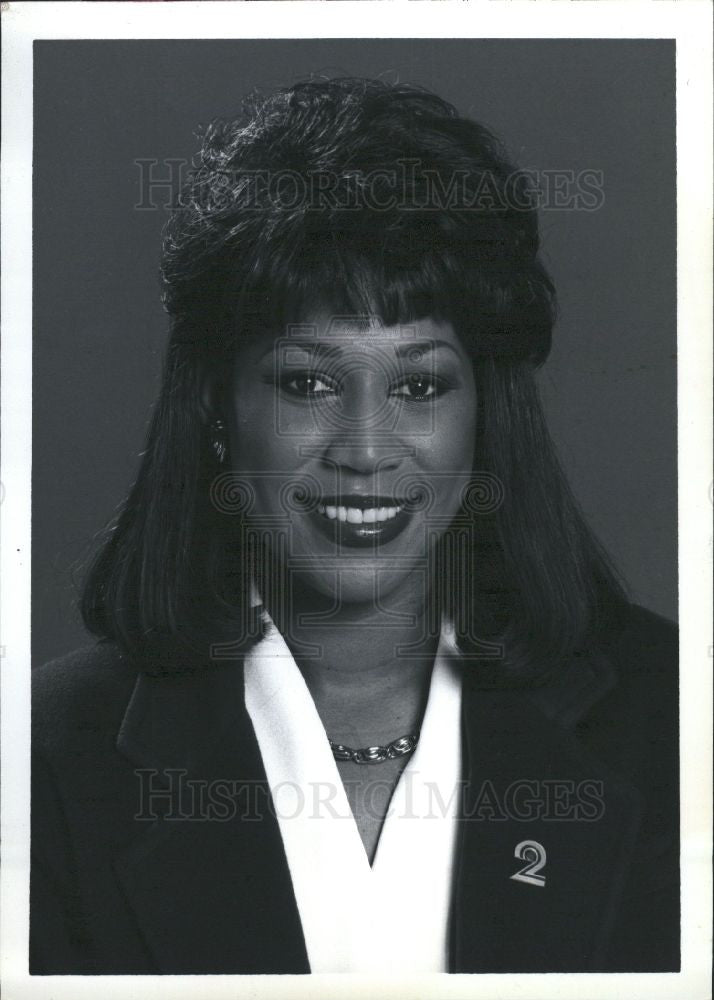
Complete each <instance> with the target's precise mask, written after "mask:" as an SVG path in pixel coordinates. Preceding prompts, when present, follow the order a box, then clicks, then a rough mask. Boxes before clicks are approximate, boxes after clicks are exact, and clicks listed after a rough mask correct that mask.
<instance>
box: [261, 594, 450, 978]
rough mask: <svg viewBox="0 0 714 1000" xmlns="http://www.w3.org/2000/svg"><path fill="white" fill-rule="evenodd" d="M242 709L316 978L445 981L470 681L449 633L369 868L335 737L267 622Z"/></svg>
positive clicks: (445, 627) (444, 634)
mask: <svg viewBox="0 0 714 1000" xmlns="http://www.w3.org/2000/svg"><path fill="white" fill-rule="evenodd" d="M263 618H264V621H265V623H266V625H267V634H266V636H265V638H264V639H262V640H261V641H260V642H259V643H258V644H257V645H256V646H255V647H254V649H253V650H252V651H251V652H250V654H249V655H248V656H247V657H246V663H245V700H246V707H247V710H248V713H249V715H250V717H251V720H252V722H253V726H254V729H255V733H256V737H257V740H258V745H259V747H260V751H261V754H262V757H263V763H264V766H265V771H266V775H267V778H268V783H269V785H270V788H271V791H272V796H273V805H274V808H275V811H276V813H277V818H278V822H279V825H280V832H281V835H282V838H283V846H284V848H285V853H286V857H287V861H288V866H289V869H290V874H291V877H292V882H293V889H294V892H295V898H296V901H297V905H298V910H299V912H300V918H301V922H302V927H303V934H304V937H305V944H306V948H307V953H308V958H309V961H310V968H311V970H312V971H313V972H386V973H389V972H395V973H399V972H400V971H401V972H402V973H404V972H409V973H412V972H414V973H428V972H444V971H446V968H447V965H446V962H447V956H446V942H447V934H448V913H449V904H450V897H451V872H452V866H453V855H454V840H455V837H454V834H455V829H456V816H457V812H458V794H457V791H458V785H459V779H460V769H461V736H460V706H461V673H460V669H459V665H458V662H457V658H456V650H455V645H454V642H453V630H451V629H450V628H449V627H448V625H447V624H446V623H444V625H443V627H442V633H441V639H440V643H439V648H438V651H437V655H436V659H435V662H434V669H433V671H432V677H431V682H430V688H429V698H428V702H427V706H426V710H425V714H424V719H423V721H422V726H421V734H420V739H419V744H418V746H417V748H416V750H415V751H414V753H413V754H412V756H411V758H410V760H409V761H408V763H407V765H406V767H405V768H404V770H403V772H402V774H401V776H400V779H399V782H398V784H397V787H396V789H395V791H394V794H393V797H392V800H391V802H390V806H389V811H388V813H387V817H386V819H385V821H384V824H383V827H382V831H381V835H380V839H379V844H378V847H377V852H376V856H375V858H374V863H373V865H372V866H371V867H370V865H369V861H368V858H367V855H366V852H365V850H364V846H363V844H362V841H361V838H360V835H359V832H358V830H357V825H356V823H355V821H354V818H353V816H352V812H351V810H350V807H349V803H348V800H347V796H346V794H345V790H344V786H343V784H342V781H341V779H340V775H339V772H338V770H337V765H336V763H335V760H334V757H333V755H332V752H331V750H330V747H329V742H328V739H327V734H326V732H325V729H324V726H323V725H322V722H321V720H320V717H319V715H318V713H317V709H316V707H315V703H314V701H313V699H312V696H311V695H310V692H309V689H308V687H307V685H306V683H305V680H304V678H303V676H302V673H301V672H300V669H299V668H298V666H297V664H296V663H295V661H294V659H293V657H292V654H291V653H290V650H289V649H288V646H287V644H286V643H285V640H284V639H283V637H282V635H281V634H280V632H279V631H278V629H277V628H276V627H275V625H274V624H273V622H272V620H271V619H270V616H269V615H268V614H267V612H266V611H264V612H263Z"/></svg>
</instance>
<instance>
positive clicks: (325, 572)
mask: <svg viewBox="0 0 714 1000" xmlns="http://www.w3.org/2000/svg"><path fill="white" fill-rule="evenodd" d="M384 564H385V560H384V559H378V560H375V561H374V562H371V563H370V564H368V565H361V566H359V567H354V566H350V567H345V568H344V569H333V568H330V569H325V568H324V567H322V566H319V565H318V566H316V567H315V569H314V570H311V571H307V572H306V571H305V570H303V571H302V572H300V574H299V575H298V576H297V577H296V579H295V586H296V589H297V591H298V592H299V590H300V589H303V594H304V592H305V590H306V589H307V590H311V591H313V592H314V593H316V594H319V595H320V596H322V597H327V598H330V599H332V601H334V602H337V601H341V602H342V603H343V604H354V605H359V604H373V603H374V600H375V594H378V596H379V599H380V601H383V600H384V601H386V600H387V599H388V598H389V597H390V596H392V595H394V594H395V593H396V592H397V591H398V590H399V588H400V587H401V586H403V585H404V583H405V582H406V580H407V577H408V576H410V575H411V574H410V573H409V572H408V571H406V570H401V571H400V570H394V571H391V572H389V571H385V565H384ZM333 565H334V564H333ZM338 574H339V580H338ZM377 588H379V589H377Z"/></svg>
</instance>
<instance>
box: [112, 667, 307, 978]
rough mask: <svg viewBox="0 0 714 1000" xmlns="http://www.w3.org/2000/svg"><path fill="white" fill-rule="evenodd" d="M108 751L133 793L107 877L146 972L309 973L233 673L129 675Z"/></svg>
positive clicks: (237, 675)
mask: <svg viewBox="0 0 714 1000" xmlns="http://www.w3.org/2000/svg"><path fill="white" fill-rule="evenodd" d="M117 746H118V749H119V750H120V752H121V753H123V754H124V756H126V757H128V758H129V760H131V761H132V762H133V763H134V764H135V766H136V768H137V777H138V779H139V782H140V785H141V789H142V794H141V802H140V808H139V812H138V814H137V820H136V826H137V829H139V830H140V832H139V834H138V835H137V837H136V839H135V840H134V841H133V842H132V843H131V845H130V846H129V847H128V848H126V849H125V850H124V851H122V853H121V854H120V855H119V856H118V857H117V858H116V861H115V871H116V873H117V876H118V878H119V879H120V882H121V884H122V886H123V890H124V893H125V896H126V898H127V900H128V903H129V905H130V906H131V908H132V910H133V912H134V914H135V918H136V920H137V922H138V924H139V926H140V928H141V930H142V933H143V936H144V939H145V942H146V945H147V948H148V950H149V952H150V953H151V956H152V958H153V961H154V963H155V966H156V969H157V971H159V972H170V973H177V974H178V973H184V974H186V973H268V972H272V973H280V972H284V973H288V972H289V973H303V972H309V965H308V960H307V954H306V951H305V944H304V939H303V935H302V929H301V925H300V918H299V914H298V910H297V905H296V902H295V897H294V894H293V891H292V884H291V880H290V873H289V869H288V866H287V861H286V858H285V853H284V851H283V846H282V840H281V837H280V830H279V826H278V822H277V819H276V817H275V815H274V813H273V812H272V810H271V799H270V793H269V790H268V785H267V780H266V776H265V771H264V769H263V765H262V761H261V758H260V751H259V749H258V745H257V741H256V739H255V735H254V733H253V728H252V724H251V722H250V718H249V716H248V714H247V712H246V710H245V705H244V698H243V669H242V664H240V663H236V662H229V663H226V662H224V663H222V664H221V665H218V666H217V665H215V664H214V665H212V666H210V667H207V668H206V669H205V670H198V671H196V672H195V673H192V674H187V675H184V676H181V677H154V676H148V675H146V674H141V675H140V676H139V679H138V680H137V683H136V687H135V689H134V693H133V696H132V699H131V702H130V704H129V707H128V709H127V712H126V715H125V717H124V721H123V724H122V727H121V730H120V733H119V737H118V740H117Z"/></svg>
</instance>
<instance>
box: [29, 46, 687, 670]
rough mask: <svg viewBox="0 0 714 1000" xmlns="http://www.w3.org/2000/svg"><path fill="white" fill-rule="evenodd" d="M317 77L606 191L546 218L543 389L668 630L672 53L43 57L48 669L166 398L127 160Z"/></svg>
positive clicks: (607, 527) (431, 49)
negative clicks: (547, 328) (376, 95)
mask: <svg viewBox="0 0 714 1000" xmlns="http://www.w3.org/2000/svg"><path fill="white" fill-rule="evenodd" d="M315 71H318V72H320V71H322V72H325V73H332V72H335V73H348V74H351V75H360V76H374V75H378V74H385V73H386V74H388V77H389V78H390V79H395V78H396V79H399V80H401V81H403V82H409V83H418V84H422V85H424V86H426V87H429V88H430V89H432V90H434V91H436V92H437V93H438V94H440V95H441V96H442V97H444V98H446V99H448V100H450V101H452V102H453V103H454V104H456V105H457V107H458V108H459V110H460V111H461V112H463V113H466V114H469V115H471V116H472V117H474V118H476V119H478V120H480V121H482V122H484V123H485V124H487V125H489V126H490V127H491V128H493V129H494V130H495V131H496V132H497V133H498V134H499V135H500V136H501V138H502V139H503V140H504V142H505V144H506V146H507V148H508V149H509V151H510V153H511V155H512V157H513V158H514V159H515V160H516V161H517V163H518V164H519V165H520V166H522V167H526V168H534V169H538V170H541V171H542V170H558V171H560V170H573V171H575V172H576V173H577V172H578V171H581V170H584V169H592V170H599V171H602V173H603V178H604V195H605V197H604V202H603V204H602V206H601V207H600V208H599V209H598V210H597V211H594V212H585V211H563V210H544V211H543V213H542V216H541V224H542V233H543V245H544V251H545V259H546V262H547V264H548V267H549V268H550V270H551V273H552V275H553V277H554V279H555V283H556V287H557V289H558V293H559V301H560V316H559V320H558V324H557V327H556V332H555V342H554V349H553V353H552V355H551V358H550V360H549V362H548V363H547V365H546V367H545V369H544V370H543V373H542V376H541V386H542V391H543V396H544V400H545V404H546V410H547V413H548V417H549V421H550V427H551V431H552V434H553V437H554V439H555V441H556V444H557V446H558V449H559V452H560V454H561V457H562V460H563V464H564V466H565V468H566V471H567V473H568V474H569V477H570V481H571V483H572V486H573V489H574V492H575V494H576V496H577V497H578V499H579V501H580V503H581V505H582V507H583V509H584V510H585V512H586V514H587V516H588V518H589V520H590V522H591V524H592V526H593V528H594V529H595V531H596V533H597V534H598V535H599V537H600V539H601V540H602V542H603V543H604V545H605V546H606V548H607V549H608V550H609V551H610V553H611V554H612V556H613V558H614V560H615V562H616V563H617V565H618V566H619V568H620V569H621V571H622V573H623V575H624V577H625V579H626V580H627V582H628V583H629V586H630V591H631V594H632V596H633V598H634V599H635V600H636V601H638V602H639V603H641V604H644V605H645V606H647V607H649V608H651V609H652V610H654V611H657V612H659V613H661V614H664V615H666V616H668V617H670V618H676V615H677V548H676V546H677V521H676V513H677V508H676V504H677V486H676V359H675V351H676V287H675V279H676V268H675V263H676V259H675V255H676V217H675V131H674V121H675V118H674V115H675V84H674V43H673V42H669V41H649V40H645V41H643V40H637V41H619V40H618V41H609V40H606V41H600V40H592V41H591V40H564V41H551V40H525V41H511V40H489V39H486V40H476V41H474V40H462V39H453V40H452V39H443V40H409V39H396V40H354V41H353V40H331V39H327V40H307V41H292V40H257V41H255V40H245V41H188V42H184V41H158V42H152V41H138V42H137V41H130V42H114V41H112V42H101V41H80V42H75V41H70V42H56V41H51V42H36V43H35V92H34V97H35V140H34V141H35V145H34V206H35V216H34V247H35V263H34V330H33V338H34V371H33V379H34V386H33V397H34V422H33V443H34V448H33V543H32V544H33V653H34V659H35V662H42V661H44V660H46V659H48V658H50V657H53V656H57V655H60V654H62V653H64V652H66V651H68V650H70V649H72V648H74V647H75V646H77V645H80V644H83V643H84V642H86V641H87V637H86V635H85V633H84V632H83V630H82V626H81V624H80V622H79V618H78V615H77V612H76V610H75V601H76V596H77V592H78V584H79V581H80V580H81V575H82V570H83V567H84V566H85V565H86V561H87V559H88V557H89V556H90V555H91V553H92V551H93V549H94V545H95V536H96V534H97V532H98V531H99V530H100V529H101V528H102V526H103V525H104V524H105V523H106V522H107V521H108V520H109V519H110V518H111V517H112V516H113V514H114V512H115V509H116V506H117V505H118V503H119V502H120V500H121V499H122V497H123V496H124V495H125V494H126V491H127V488H128V486H129V485H130V483H131V481H132V479H133V476H134V474H135V471H136V467H137V456H138V453H139V452H140V450H141V448H142V446H143V439H144V433H145V427H146V421H147V417H148V413H149V408H150V405H151V401H152V399H153V398H154V396H155V394H156V391H157V388H158V376H159V371H160V365H161V356H162V351H163V347H164V343H165V340H166V333H167V322H166V317H165V315H164V313H163V310H162V308H161V305H160V302H159V293H158V260H159V235H160V230H161V227H162V225H163V223H164V222H165V219H166V210H165V209H163V208H161V207H157V208H156V209H154V210H151V209H137V208H135V206H136V205H137V204H139V203H141V201H142V198H143V194H142V187H141V168H140V167H139V166H137V165H136V161H138V160H151V159H153V160H157V161H159V163H160V164H165V161H166V160H167V159H169V158H176V159H181V158H183V159H189V158H190V157H191V156H192V154H193V153H194V152H195V150H196V147H197V142H196V139H195V137H194V134H193V133H194V129H195V127H196V126H197V125H198V124H199V123H206V122H207V121H209V120H210V119H211V118H213V117H215V116H218V115H230V114H231V113H232V111H233V110H234V109H235V108H236V106H237V104H238V102H239V100H240V97H241V96H242V95H243V94H244V93H245V92H246V91H248V90H250V89H252V88H254V87H259V88H260V89H263V90H270V89H272V88H274V87H276V86H280V85H284V84H286V83H290V82H292V81H294V80H295V79H296V78H298V77H301V76H304V75H306V74H308V73H311V72H315ZM143 169H144V171H146V169H147V168H146V167H144V168H143ZM162 169H163V171H164V175H166V173H167V169H168V168H167V167H166V166H165V165H164V166H163V167H157V168H156V171H157V174H156V175H157V176H158V173H160V172H161V170H162ZM144 176H146V174H145V175H144ZM169 199H170V195H169V193H168V190H155V191H154V200H155V201H158V202H159V203H161V204H163V205H166V204H168V201H169ZM144 200H146V199H145V198H144Z"/></svg>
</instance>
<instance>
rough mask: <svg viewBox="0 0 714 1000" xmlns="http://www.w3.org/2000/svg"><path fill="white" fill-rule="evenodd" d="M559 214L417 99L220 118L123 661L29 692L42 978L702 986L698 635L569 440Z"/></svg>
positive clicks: (133, 524)
mask: <svg viewBox="0 0 714 1000" xmlns="http://www.w3.org/2000/svg"><path fill="white" fill-rule="evenodd" d="M534 200H535V198H534V193H533V192H532V191H530V190H529V187H528V179H527V177H526V175H522V174H519V173H518V172H517V171H515V169H514V168H513V167H512V166H511V165H510V164H509V163H508V161H507V159H506V158H505V157H504V155H503V153H502V151H501V150H500V148H499V146H498V144H497V142H496V141H495V139H494V138H493V136H491V135H490V134H489V133H488V132H487V131H486V130H485V129H484V128H482V127H481V126H479V125H477V124H476V123H474V122H471V121H468V120H466V119H464V118H461V117H460V116H459V115H458V114H457V113H456V111H455V109H454V108H452V107H451V106H450V105H449V104H447V103H446V102H444V101H442V100H441V99H439V98H438V97H436V96H434V95H432V94H430V93H428V92H425V91H423V90H420V89H416V88H412V87H408V86H402V85H399V86H390V85H387V84H385V83H382V82H377V81H371V80H355V79H333V80H313V81H310V82H306V83H302V84H298V85H296V86H294V87H291V88H289V89H286V90H283V91H279V92H278V93H276V94H274V95H273V96H272V97H270V98H268V99H266V100H254V101H252V102H249V103H247V104H246V106H245V107H244V109H243V112H242V113H241V114H240V115H239V116H238V117H236V118H235V119H234V120H230V121H219V122H216V123H214V124H213V125H211V126H210V127H209V128H208V129H207V131H206V133H205V136H204V139H203V147H202V150H201V154H200V161H199V163H198V166H197V168H196V170H195V173H194V175H193V176H192V178H191V180H190V182H189V184H188V186H187V187H186V189H185V190H184V192H183V194H182V196H181V199H180V202H179V204H178V205H177V207H176V209H175V211H174V213H173V216H172V219H171V221H170V223H169V225H168V226H167V229H166V233H165V240H164V253H163V271H162V273H163V281H164V292H165V299H164V301H165V304H166V307H167V309H168V312H169V314H170V316H171V325H172V329H171V341H170V345H169V349H168V355H167V362H166V369H165V374H164V381H163V387H162V392H161V396H160V399H159V401H158V405H157V407H156V411H155V415H154V418H153V422H152V425H151V429H150V432H149V438H148V443H147V448H146V451H145V453H144V456H143V460H142V465H141V469H140V471H139V475H138V478H137V481H136V483H135V485H134V487H133V488H132V490H131V493H130V495H129V498H128V500H127V501H126V504H125V506H124V508H123V511H122V513H121V516H120V517H119V519H118V522H117V524H116V526H115V527H114V529H113V531H112V532H111V534H110V535H109V537H108V539H107V541H106V543H105V545H104V547H103V549H102V550H101V552H100V554H99V556H98V559H97V561H96V563H95V565H94V567H93V569H92V572H91V574H90V576H89V578H88V581H87V585H86V591H85V595H84V603H83V612H84V617H85V621H86V624H87V626H88V627H89V629H90V630H91V631H92V632H94V633H95V634H96V635H98V636H99V637H100V639H99V642H97V643H96V644H95V645H94V646H91V647H89V648H88V649H84V650H80V651H79V652H77V653H75V654H72V655H70V656H69V657H65V658H64V659H62V660H59V661H57V662H55V663H52V664H49V665H47V666H45V667H43V668H41V669H40V670H38V671H36V674H35V680H36V685H35V693H34V702H33V713H34V723H35V729H34V751H35V763H34V765H33V841H32V842H33V867H32V903H31V966H32V971H34V972H36V973H61V972H68V973H69V972H86V973H91V972H96V973H155V972H162V973H281V972H282V973H305V972H310V971H312V972H340V971H343V972H396V973H402V974H403V973H408V972H518V971H525V972H547V971H649V970H652V971H654V970H674V969H677V968H678V967H679V938H678V933H679V931H678V892H679V888H678V886H679V883H678V840H677V836H678V797H677V744H676V728H677V679H676V648H677V647H676V639H675V635H674V629H673V628H672V626H671V625H670V624H669V623H667V622H665V621H663V620H662V619H659V618H657V617H656V616H655V615H653V614H651V613H649V612H647V611H645V610H643V609H641V608H637V607H635V606H632V605H631V604H629V603H628V601H627V599H626V597H625V595H624V593H623V591H622V589H621V587H620V585H619V584H618V582H617V580H616V577H615V574H614V573H613V571H612V570H611V568H610V567H609V565H608V561H607V559H606V557H605V556H604V554H603V553H602V551H601V550H600V548H599V546H598V545H597V543H596V541H595V540H594V539H593V537H592V536H591V534H590V533H589V531H588V529H587V527H586V525H585V523H584V522H583V520H582V518H581V516H580V514H579V513H578V511H577V508H576V505H575V503H574V501H573V499H572V496H571V494H570V492H569V490H568V488H567V485H566V483H565V482H564V479H563V476H562V473H561V472H560V469H559V467H558V463H557V461H556V458H555V456H554V453H553V449H552V446H551V444H550V441H549V438H548V435H547V432H546V429H545V427H544V423H543V417H542V413H541V408H540V404H539V401H538V396H537V392H536V389H535V384H534V378H533V375H534V371H535V369H536V368H537V367H538V366H539V365H540V364H541V363H542V362H543V361H544V360H545V359H546V357H547V354H548V351H549V347H550V338H551V328H552V323H553V313H554V290H553V287H552V284H551V282H550V279H549V277H548V275H547V274H546V272H545V270H544V269H543V267H542V265H541V263H540V261H539V259H538V228H537V219H536V212H535V207H534Z"/></svg>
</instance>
